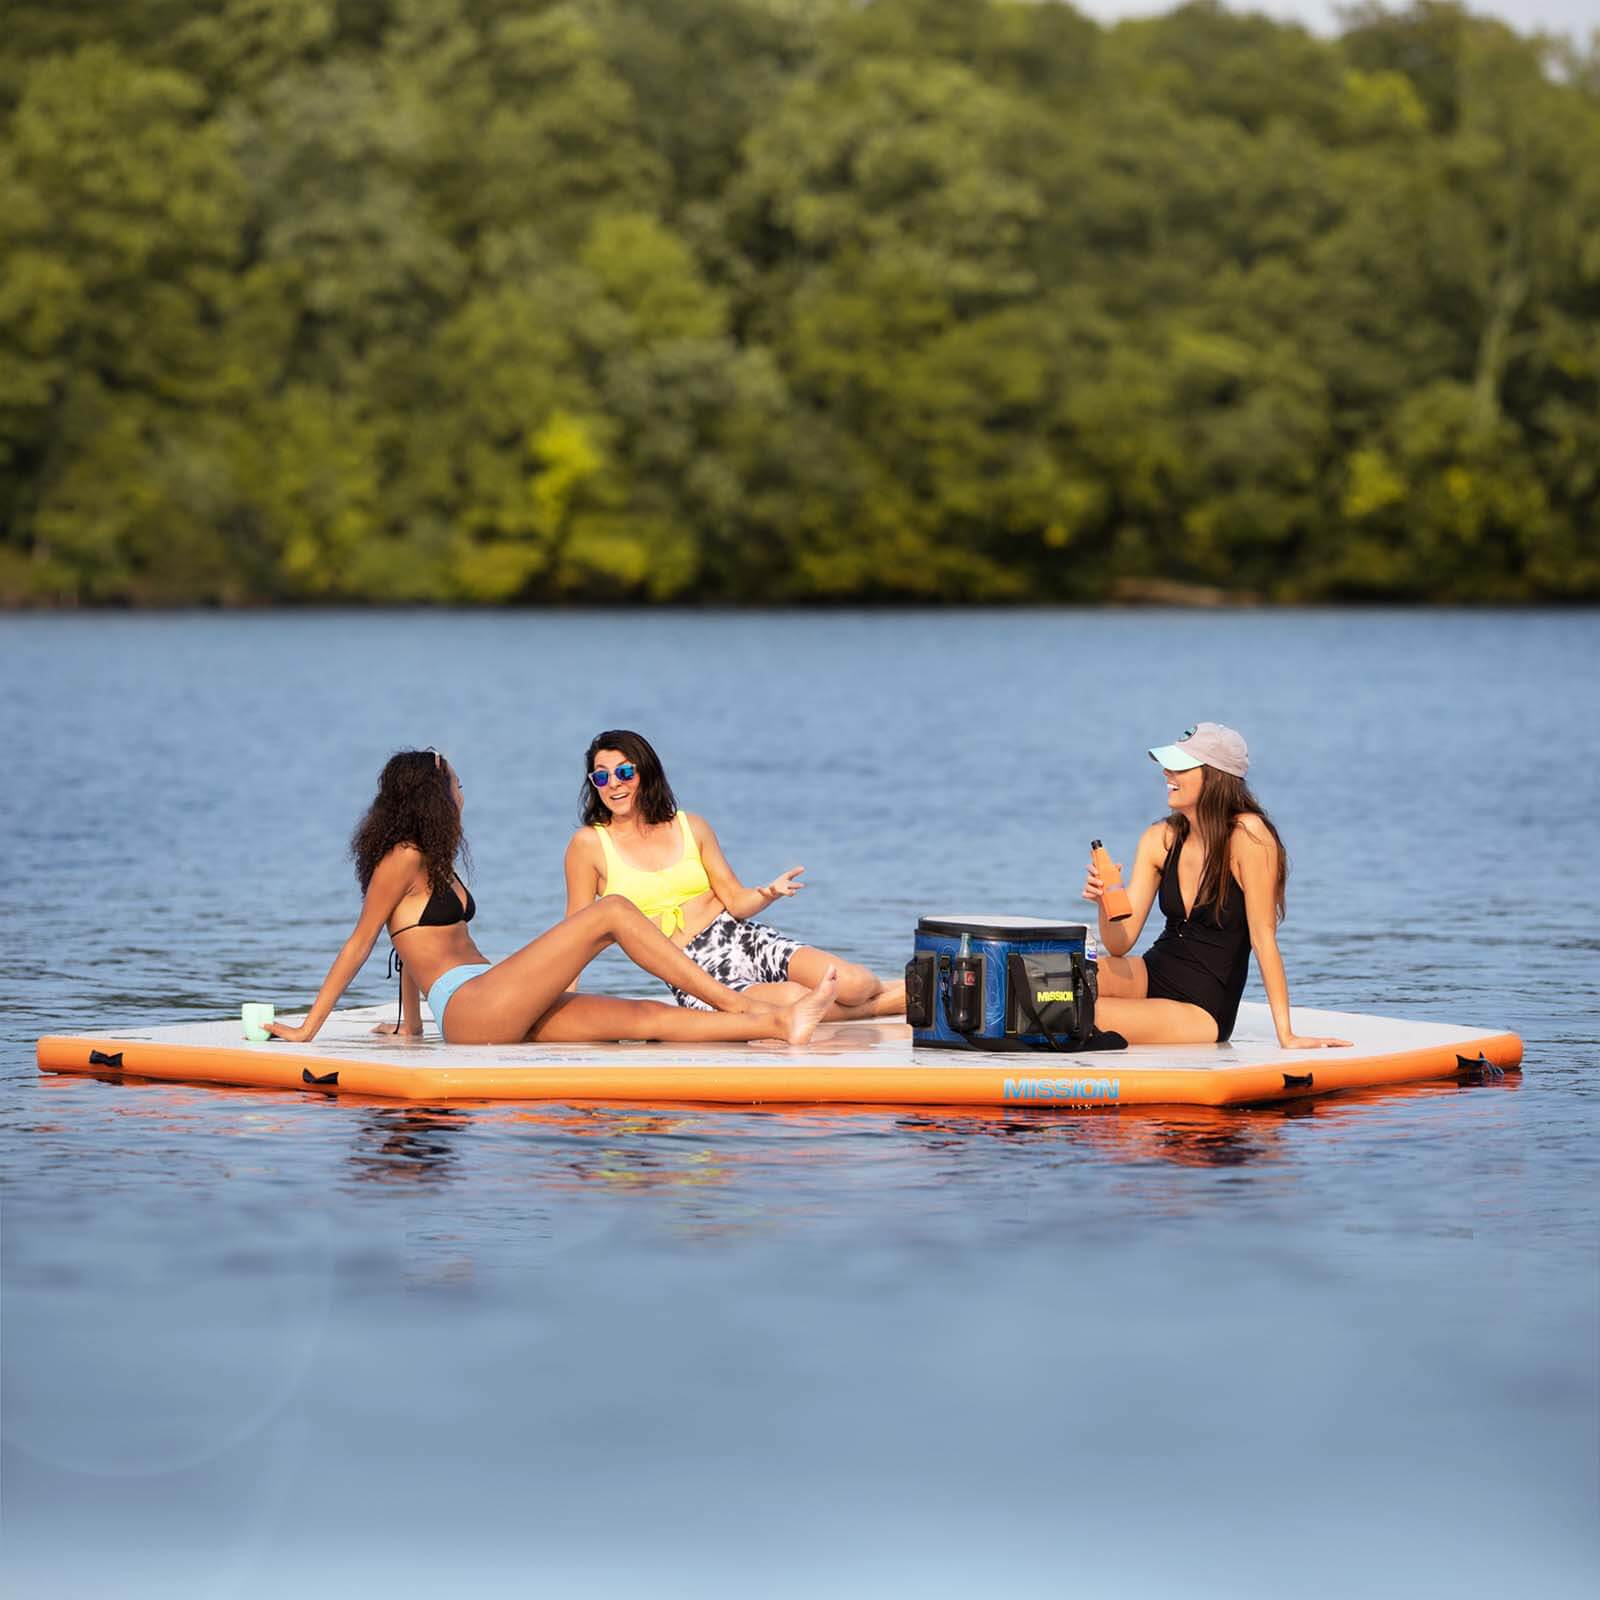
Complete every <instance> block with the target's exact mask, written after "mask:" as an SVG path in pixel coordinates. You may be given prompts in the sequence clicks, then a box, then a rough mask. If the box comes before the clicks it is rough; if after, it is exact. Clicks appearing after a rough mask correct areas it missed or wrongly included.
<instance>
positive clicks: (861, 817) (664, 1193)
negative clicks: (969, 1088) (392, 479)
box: [0, 612, 1600, 1597]
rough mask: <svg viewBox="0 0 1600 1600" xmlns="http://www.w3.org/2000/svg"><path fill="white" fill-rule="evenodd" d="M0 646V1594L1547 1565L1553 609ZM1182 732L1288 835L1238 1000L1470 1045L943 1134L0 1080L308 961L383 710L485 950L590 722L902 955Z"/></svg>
mask: <svg viewBox="0 0 1600 1600" xmlns="http://www.w3.org/2000/svg"><path fill="white" fill-rule="evenodd" d="M0 682H3V685H4V704H5V711H4V733H5V745H6V749H7V752H8V755H7V760H6V763H5V768H6V773H7V781H6V782H5V783H4V784H3V785H0V826H3V836H4V838H5V840H6V841H7V844H8V846H9V849H8V862H7V870H6V874H5V876H6V884H7V886H6V889H5V892H4V894H3V895H0V899H3V901H4V904H5V916H4V923H3V926H4V941H5V946H6V949H7V951H8V955H7V959H6V961H5V964H4V966H5V971H6V974H7V976H8V979H9V994H8V1002H9V1003H8V1004H7V1006H6V1007H5V1010H4V1013H3V1015H0V1050H3V1056H0V1108H3V1116H4V1144H5V1176H4V1189H3V1191H0V1203H3V1207H4V1210H3V1222H4V1229H3V1245H4V1250H3V1282H0V1289H3V1302H0V1304H3V1318H4V1322H3V1359H4V1389H3V1394H0V1402H3V1457H0V1471H3V1501H0V1505H3V1514H4V1523H5V1526H4V1554H3V1556H0V1562H3V1566H0V1572H3V1574H4V1576H5V1578H6V1579H7V1581H8V1582H9V1584H10V1585H11V1592H13V1593H16V1594H18V1595H28V1596H54V1595H60V1596H67V1595H71V1596H80V1595H102V1594H103V1595H117V1596H143V1595H163V1596H170V1595H172V1594H184V1595H189V1594H194V1595H206V1596H250V1597H257V1596H260V1597H266V1596H279V1595H283V1594H290V1593H292V1594H298V1595H301V1596H310V1597H320V1596H323V1595H328V1596H333V1595H340V1596H343V1595H347V1594H350V1593H352V1592H354V1593H361V1592H368V1591H372V1590H376V1589H377V1588H379V1586H381V1587H382V1588H383V1590H384V1591H386V1592H387V1593H388V1594H390V1595H395V1596H410V1595H428V1596H434V1595H437V1594H440V1593H446V1594H457V1593H475V1594H507V1595H512V1594H515V1595H525V1594H531V1593H536V1592H547V1593H550V1594H554V1595H567V1594H572V1593H576V1592H583V1593H590V1594H622V1593H629V1594H632V1593H640V1592H651V1593H659V1594H669V1595H677V1594H682V1595H707V1594H715V1595H723V1594H746V1593H758V1594H762V1595H791V1594H792V1595H809V1594H814V1593H817V1592H819V1591H821V1590H824V1589H825V1590H827V1591H829V1592H833V1593H848V1594H882V1593H898V1592H907V1593H916V1594H919V1595H924V1596H928V1595H944V1594H973V1593H1004V1594H1009V1595H1032V1594H1038V1595H1055V1594H1065V1593H1081V1594H1086V1595H1113V1594H1114V1595H1118V1596H1133V1597H1141V1596H1169V1595H1170V1596H1193V1595H1202V1596H1211V1595H1215V1596H1239V1595H1263V1596H1267V1595H1271V1596H1277V1595H1280V1594H1282V1593H1285V1592H1298V1593H1302V1594H1312V1595H1328V1596H1347V1595H1351V1594H1356V1593H1363V1594H1366V1593H1373V1594H1394V1595H1401V1594H1405V1595H1412V1594H1441V1595H1442V1594H1449V1595H1451V1596H1453V1597H1458V1596H1462V1595H1479V1594H1482V1595H1491V1594H1493V1595H1497V1596H1498V1595H1500V1594H1502V1593H1504V1592H1506V1591H1511V1592H1517V1593H1525V1594H1535V1595H1539V1596H1541V1597H1564V1596H1568V1595H1572V1596H1577V1595H1583V1596H1588V1595H1590V1594H1592V1593H1594V1592H1595V1584H1596V1581H1597V1579H1600V1481H1597V1479H1600V1372H1597V1368H1600V1205H1597V1196H1600V1182H1597V1178H1600V1170H1597V1167H1600V1162H1597V1151H1600V1146H1597V1143H1596V1137H1595V1135H1596V1124H1597V1104H1600V1094H1597V1087H1596V1086H1597V1081H1600V1080H1597V1071H1596V1069H1597V1067H1600V1045H1597V1043H1596V1032H1597V1029H1596V1014H1597V1009H1600V1008H1597V987H1600V985H1597V974H1600V962H1597V960H1596V953H1597V951H1600V929H1597V926H1596V922H1595V915H1594V907H1595V903H1596V888H1597V877H1596V872H1595V859H1596V846H1595V838H1594V825H1593V823H1594V815H1595V801H1594V782H1595V774H1594V770H1593V769H1594V751H1595V741H1594V736H1593V732H1592V729H1593V726H1594V721H1595V713H1596V711H1597V709H1600V705H1597V701H1600V694H1597V689H1596V685H1597V683H1600V618H1597V617H1596V615H1595V614H1594V613H1565V614H1523V615H1502V614H1481V613H1471V614H1469V613H1443V614H1439V613H1433V614H1406V613H1392V612H1391V613H1365V612H1356V613H1268V612H1242V613H1222V614H1204V615H1201V614H1188V613H1159V612H1157V613H1114V614H1093V613H1080V612H1052V613H1024V614H1009V613H979V614H967V615H958V614H950V613H941V614H877V613H844V614H829V615H818V616H807V615H793V614H780V615H767V614H739V615H695V614H662V615H640V614H636V613H631V612H615V613H581V614H562V615H541V614H515V615H512V614H506V615H489V616H481V615H464V614H398V615H397V614H355V615H344V614H318V615H293V616H278V615H251V616H184V617H163V616H79V617H10V618H3V619H0ZM1203 717H1213V718H1217V719H1220V720H1223V721H1226V722H1229V723H1233V724H1235V725H1237V726H1239V727H1240V728H1242V729H1243V730H1245V732H1246V733H1247V735H1248V737H1249V739H1250V742H1251V749H1252V756H1253V760H1254V763H1255V765H1254V770H1253V772H1252V779H1253V781H1254V782H1255V786H1256V790H1257V793H1258V794H1259V795H1260V797H1261V798H1262V800H1263V802H1264V803H1265V804H1266V806H1267V807H1268V809H1269V810H1270V811H1271V812H1272V814H1273V816H1274V819H1275V821H1276V822H1277V823H1278V825H1279V827H1280V829H1281V830H1282V832H1283V834H1284V837H1285V839H1286V841H1287V843H1288V846H1289V850H1290V854H1291V857H1292V861H1293V871H1292V875H1291V878H1290V885H1289V919H1288V921H1287V923H1286V924H1285V926H1284V930H1283V937H1282V942H1283V948H1284V952H1285V958H1286V961H1287V964H1288V970H1289V978H1290V984H1291V992H1292V995H1293V996H1294V997H1295V998H1296V999H1298V1000H1301V1001H1303V1002H1305V1003H1307V1004H1317V1005H1322V1006H1331V1007H1337V1008H1344V1009H1362V1010H1371V1011H1384V1012H1391V1013H1394V1014H1399V1015H1406V1016H1415V1017H1428V1018H1437V1019H1441V1020H1449V1021H1459V1022H1463V1023H1469V1024H1478V1025H1483V1026H1484V1027H1486V1028H1496V1029H1498V1028H1510V1029H1513V1030H1515V1031H1517V1032H1519V1033H1520V1034H1521V1035H1522V1036H1523V1038H1524V1040H1525V1042H1526V1048H1527V1064H1526V1072H1525V1074H1524V1075H1523V1076H1522V1077H1521V1078H1520V1079H1517V1078H1515V1077H1513V1078H1509V1079H1508V1080H1507V1081H1506V1083H1505V1084H1504V1085H1496V1086H1490V1087H1483V1088H1457V1087H1455V1086H1452V1085H1436V1086H1426V1087H1421V1088H1413V1089H1409V1090H1401V1091H1396V1092H1385V1093H1370V1094H1363V1095H1359V1096H1349V1097H1345V1098H1335V1099H1330V1100H1327V1101H1321V1102H1317V1103H1314V1104H1310V1105H1304V1106H1300V1107H1296V1108H1293V1109H1283V1110H1273V1111H1235V1112H1205V1111H1198V1110H1174V1111H1171V1112H1143V1113H1141V1112H1138V1111H1135V1110H1132V1109H1128V1110H1122V1111H1110V1112H1101V1113H1086V1112H1041V1111H1039V1110H1031V1111H1029V1112H1027V1113H1017V1114H1009V1113H1007V1114H1004V1115H999V1114H997V1115H994V1116H976V1115H957V1114H951V1115H943V1116H941V1115H937V1114H928V1115H903V1114H893V1113H886V1112H872V1111H860V1112H827V1113H824V1112H786V1111H759V1112H757V1111H751V1112H736V1111H715V1110H687V1111H686V1110H682V1109H677V1110H674V1109H665V1110H650V1109H621V1108H618V1109H609V1110H592V1109H590V1110H583V1109H573V1108H565V1107H559V1106H531V1105H529V1106H497V1107H467V1108H455V1109H451V1108H438V1109H416V1108H403V1107H390V1106H382V1105H374V1104H365V1105H355V1104H348V1103H341V1102H339V1101H336V1100H329V1099H324V1098H322V1097H310V1096H305V1097H302V1096H299V1095H286V1094H274V1093H251V1092H229V1091H221V1090H206V1089H199V1088H184V1087H164V1086H159V1085H143V1086H141V1085H134V1084H127V1085H118V1084H108V1083H100V1082H94V1081H86V1080H79V1079H68V1078H47V1077H41V1076H40V1075H38V1074H37V1072H36V1070H35V1067H34V1063H33V1041H34V1039H35V1038H36V1037H37V1035H39V1034H40V1033H44V1032H87V1031H108V1032H109V1031H115V1029H116V1028H117V1027H118V1026H119V1025H133V1024H148V1023H168V1022H178V1021H183V1020H188V1019H198V1018H201V1017H210V1016H220V1015H224V1014H227V1013H229V1012H236V1010H237V1006H238V1004H239V1001H240V1000H241V999H244V998H270V999H272V1000H274V1001H275V1002H276V1003H277V1004H278V1006H279V1007H280V1010H284V1009H288V1008H290V1007H292V1006H295V1005H300V1006H304V1005H305V1004H307V1003H308V1002H309V1000H310V998H311V996H312V995H313V994H314V993H315V991H316V988H317V985H318V983H319V982H320V981H321V978H322V976H323V974H324V972H325V971H326V968H327V965H328V963H329V961H330V960H331V958H332V956H333V954H334V953H335V951H336V950H337V948H338V945H339V943H340V941H341V940H342V939H343V937H344V936H345V934H346V933H347V932H348V931H349V928H350V925H351V923H352V922H353V919H354V915H355V911H356V907H357V896H356V891H355V885H354V880H353V877H352V875H351V871H350V867H349V862H348V858H347V856H346V845H347V840H348V837H349V833H350V830H351V828H352V826H353V824H354V822H355V820H356V818H357V816H358V814H359V813H360V812H361V810H362V809H363V807H364V806H365V804H366V802H367V800H368V798H369V796H370V794H371V790H372V784H373V779H374V777H375V775H376V772H377V769H378V767H379V766H380V764H381V763H382V761H383V760H384V759H385V758H386V757H387V755H388V754H389V753H390V752H391V751H392V750H393V749H395V748H398V747H401V746H403V745H411V744H417V745H422V744H428V743H432V744H436V745H438V746H440V747H441V748H443V749H445V750H447V751H448V752H449V753H450V754H451V755H452V757H453V758H454V759H455V761H456V763H457V765H458V767H459V769H460V771H461V774H462V777H463V779H464V782H465V786H466V792H467V817H466V820H467V825H468V832H469V837H470V839H471V843H472V849H473V855H474V862H475V867H474V874H473V884H474V887H475V889H476V892H477V897H478V901H479V905H480V907H481V908H482V909H481V914H480V919H479V921H478V922H477V923H476V924H475V925H474V927H475V933H476V935H477V937H478V940H479V942H480V944H481V945H482V947H483V948H484V949H485V951H487V952H488V953H490V954H491V955H493V954H495V953H506V952H509V951H510V950H511V949H512V948H514V947H515V946H516V945H518V944H520V943H522V942H524V941H525V940H526V939H528V938H530V937H531V936H532V935H533V934H534V933H536V932H537V931H539V930H540V929H541V928H543V927H545V926H546V925H548V924H549V923H550V922H552V921H554V920H555V919H556V918H557V917H558V916H559V915H560V913H561V910H562V906H563V898H562V889H561V852H562V849H563V847H564V844H565V841H566V839H567V837H568V834H569V831H570V828H571V826H572V824H573V820H574V816H575V809H576V802H577V796H578V792H579V787H580V783H581V776H580V774H581V762H582V755H583V751H584V746H585V743H586V741H587V739H588V737H589V736H590V735H591V734H592V733H593V732H594V731H596V730H598V729H599V728H601V727H604V726H617V725H620V726H632V727H636V728H639V729H641V730H642V731H644V732H646V733H647V734H648V735H649V736H650V737H651V739H652V740H653V741H654V742H655V743H656V745H657V747H658V749H660V750H661V752H662V754H663V756H664V758H665V760H666V763H667V768H668V772H669V774H670V776H671V778H672V781H673V783H674V786H675V787H676V789H677V792H678V795H679V797H680V799H681V800H682V801H683V803H684V804H686V805H687V806H689V807H690V808H691V809H693V810H696V811H700V812H703V813H704V814H705V815H706V816H707V817H708V818H709V819H710V820H711V821H712V823H713V824H714V825H715V826H716V827H717V829H718V831H719V833H720V835H721V838H722V840H723V843H724V846H725V848H726V850H727V852H728V855H729V857H730V859H731V860H732V862H733V863H734V865H735V868H736V869H737V870H739V871H740V872H741V873H742V874H743V875H744V876H745V878H746V880H747V881H760V880H762V879H764V878H765V877H767V876H769V875H771V874H773V873H775V872H777V871H779V870H781V869H782V868H784V867H787V866H790V865H793V864H795V863H798V862H803V863H804V864H805V865H806V867H807V869H808V878H809V880H810V887H809V888H807V889H806V890H805V891H804V893H803V894H802V895H801V896H800V897H799V898H798V899H797V900H796V901H794V902H792V903H790V904H789V905H786V906H784V907H783V908H782V914H781V916H780V915H776V914H775V915H773V916H772V918H771V920H772V921H773V922H774V923H775V924H776V925H778V926H781V927H783V928H785V929H786V930H788V931H791V932H793V933H794V934H796V935H797V936H799V937H801V938H803V939H806V940H808V941H810V942H813V943H816V944H820V945H822V946H824V947H826V948H830V949H833V950H835V951H838V952H841V953H843V954H845V955H847V956H850V957H854V958H857V959H860V960H863V961H866V962H869V963H871V964H872V965H874V966H876V967H877V968H879V969H880V970H884V971H890V970H898V968H899V967H900V965H901V964H902V963H903V962H904V960H905V958H906V956H907V954H908V953H909V943H910V931H911V928H912V925H913V922H914V919H915V918H916V916H917V915H919V914H921V913H926V912H938V911H949V910H952V909H960V910H973V909H981V908H987V909H991V910H995V911H1008V912H1045V913H1055V914H1061V913H1064V912H1069V911H1074V912H1075V911H1076V910H1077V909H1078V906H1079V905H1080V904H1081V903H1080V902H1078V901H1077V898H1076V896H1077V892H1078V889H1079V887H1080V885H1081V882H1082V867H1083V861H1084V857H1085V853H1086V847H1087V842H1088V840H1089V839H1090V838H1091V837H1092V836H1094V835H1097V834H1103V835H1104V836H1105V838H1106V839H1107V842H1108V843H1110V844H1112V846H1113V848H1114V849H1115V850H1116V851H1117V852H1118V854H1119V855H1120V856H1122V857H1123V858H1124V859H1126V852H1127V850H1128V849H1129V848H1130V846H1131V841H1132V839H1133V837H1134V835H1135V833H1136V831H1137V830H1138V828H1139V827H1140V826H1141V825H1142V824H1143V823H1145V822H1146V821H1148V820H1150V819H1151V818H1153V817H1155V816H1157V815H1159V814H1160V813H1161V812H1162V811H1163V810H1164V794H1163V791H1162V788H1161V783H1160V776H1159V773H1158V771H1157V769H1156V768H1155V767H1154V766H1153V765H1152V763H1151V762H1150V761H1148V760H1147V759H1146V757H1145V754H1144V750H1145V747H1146V746H1147V745H1149V744H1152V743H1157V742H1164V741H1167V740H1170V739H1172V738H1174V737H1176V736H1177V735H1178V734H1180V733H1181V732H1182V730H1183V729H1184V728H1185V727H1187V726H1188V725H1189V724H1190V723H1192V722H1193V721H1195V720H1197V719H1199V718H1203ZM382 974H383V961H382V958H381V954H380V955H379V956H375V957H374V959H373V960H372V962H371V963H370V964H369V966H368V968H367V970H366V972H365V974H364V975H363V977H362V979H361V981H360V983H359V984H358V985H357V987H356V989H355V990H353V991H352V999H354V1000H360V1001H363V1002H374V1001H378V1000H382V999H385V998H387V997H388V996H389V995H390V994H392V988H391V986H390V985H388V984H386V983H385V982H384V981H383V977H382ZM595 982H596V983H597V984H599V985H600V986H603V987H605V988H607V989H611V990H613V991H616V992H633V993H640V994H653V993H656V992H657V991H655V990H654V989H653V987H652V986H651V984H650V983H649V981H648V980H645V979H642V978H641V977H639V976H638V975H636V974H634V973H633V972H632V971H631V969H629V968H628V967H627V966H626V965H625V964H624V963H622V962H620V961H619V960H616V959H612V958H607V959H606V960H605V961H604V962H602V963H601V964H600V967H599V970H598V972H597V974H596V978H595ZM1257 997H1259V988H1258V986H1257V985H1256V984H1255V983H1254V982H1252V986H1251V990H1250V991H1249V993H1248V994H1247V998H1257Z"/></svg>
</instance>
